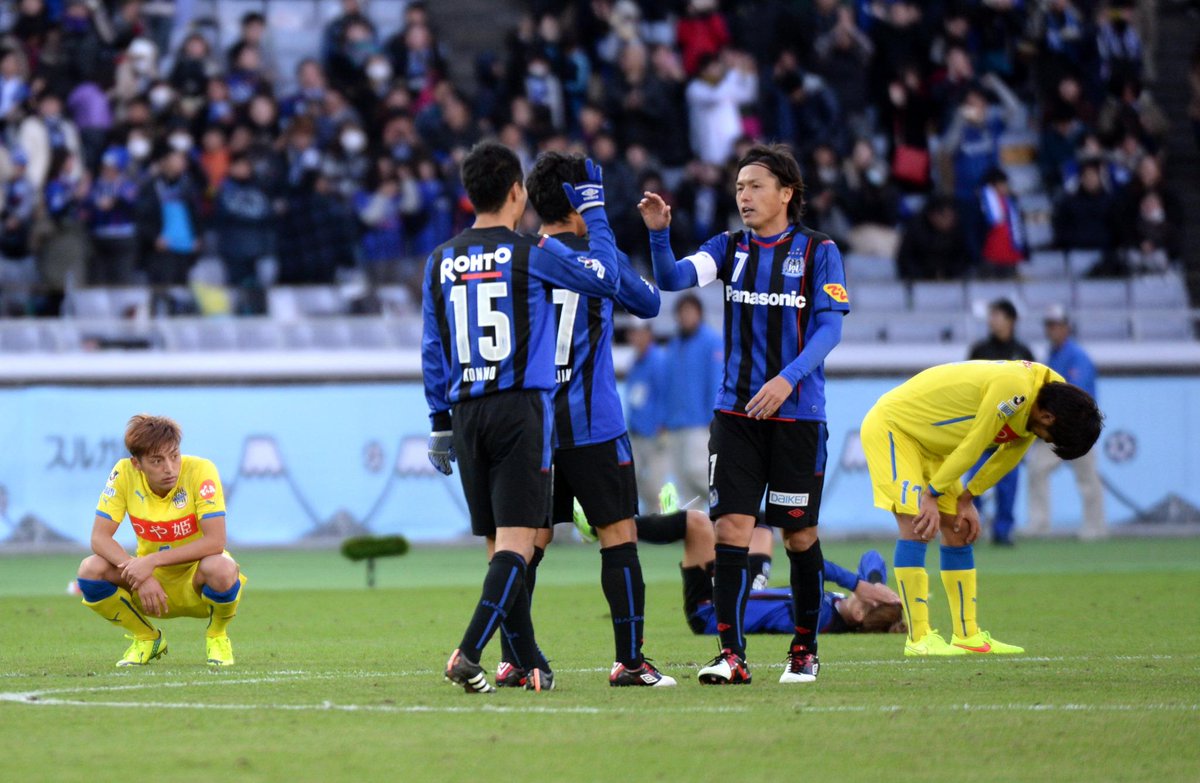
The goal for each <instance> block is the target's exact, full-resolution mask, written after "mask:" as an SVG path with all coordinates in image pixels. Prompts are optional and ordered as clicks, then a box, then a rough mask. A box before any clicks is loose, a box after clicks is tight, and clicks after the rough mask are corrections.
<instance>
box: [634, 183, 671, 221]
mask: <svg viewBox="0 0 1200 783" xmlns="http://www.w3.org/2000/svg"><path fill="white" fill-rule="evenodd" d="M638 212H641V213H642V222H643V223H645V224H646V228H648V229H650V230H651V231H662V230H663V229H664V228H666V227H667V226H669V225H671V208H670V207H669V206H667V202H665V201H663V198H662V196H660V195H658V194H657V193H651V192H650V191H648V190H647V191H646V192H645V193H643V194H642V200H641V201H639V202H638Z"/></svg>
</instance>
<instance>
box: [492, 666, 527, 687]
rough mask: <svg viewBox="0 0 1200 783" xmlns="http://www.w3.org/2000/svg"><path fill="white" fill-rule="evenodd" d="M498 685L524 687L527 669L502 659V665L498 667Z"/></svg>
mask: <svg viewBox="0 0 1200 783" xmlns="http://www.w3.org/2000/svg"><path fill="white" fill-rule="evenodd" d="M496 687H497V688H524V687H525V670H524V669H522V668H519V667H517V666H514V665H513V664H511V663H509V662H508V661H500V665H499V666H497V667H496Z"/></svg>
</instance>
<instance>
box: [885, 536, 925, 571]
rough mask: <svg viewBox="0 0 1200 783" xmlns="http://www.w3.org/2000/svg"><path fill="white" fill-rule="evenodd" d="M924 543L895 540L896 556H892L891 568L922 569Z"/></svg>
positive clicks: (923, 564) (923, 563)
mask: <svg viewBox="0 0 1200 783" xmlns="http://www.w3.org/2000/svg"><path fill="white" fill-rule="evenodd" d="M925 546H926V545H925V542H924V541H905V540H904V539H897V541H896V554H895V555H894V556H893V562H892V567H893V568H924V567H925Z"/></svg>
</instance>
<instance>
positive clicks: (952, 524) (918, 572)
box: [861, 361, 1104, 655]
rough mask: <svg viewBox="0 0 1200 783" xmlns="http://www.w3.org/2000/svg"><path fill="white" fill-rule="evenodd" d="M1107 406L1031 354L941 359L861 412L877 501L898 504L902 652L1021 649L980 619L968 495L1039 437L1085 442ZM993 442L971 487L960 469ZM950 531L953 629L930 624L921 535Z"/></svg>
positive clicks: (1064, 453)
mask: <svg viewBox="0 0 1200 783" xmlns="http://www.w3.org/2000/svg"><path fill="white" fill-rule="evenodd" d="M1103 421H1104V417H1103V416H1102V415H1101V413H1100V411H1099V409H1098V408H1097V407H1096V402H1095V400H1093V399H1092V397H1091V396H1090V395H1089V394H1088V393H1087V392H1085V391H1083V390H1082V389H1080V388H1079V387H1077V386H1072V385H1071V384H1069V383H1066V382H1064V380H1063V377H1062V376H1061V375H1059V374H1058V373H1056V372H1054V371H1053V370H1051V369H1050V368H1049V367H1046V366H1044V365H1041V364H1037V363H1035V362H1027V361H1016V362H987V361H979V362H959V363H956V364H944V365H941V366H938V367H933V368H930V369H928V370H925V371H924V372H922V373H920V374H918V375H916V376H915V377H913V378H911V379H910V380H908V381H906V382H905V383H903V384H901V385H900V386H898V387H896V388H895V389H892V390H891V391H890V392H888V393H887V394H885V395H883V396H882V397H880V398H879V401H878V402H876V403H875V406H874V407H873V408H871V410H870V411H869V412H868V413H867V416H866V418H865V419H863V423H862V430H861V436H862V445H863V450H864V452H865V453H866V457H867V469H868V470H869V471H870V474H871V484H872V486H873V487H874V491H875V505H876V506H878V507H879V508H882V509H886V510H887V511H890V512H892V513H893V514H895V515H896V524H897V526H898V527H899V529H900V537H899V540H897V541H896V554H895V560H894V562H893V567H894V569H895V572H896V581H897V583H898V584H897V592H899V593H900V598H901V602H902V605H903V608H904V615H905V620H906V621H907V622H908V639H907V641H906V643H905V646H904V654H905V655H966V654H968V653H994V654H997V653H1022V652H1025V651H1024V650H1023V649H1022V648H1020V647H1017V646H1015V645H1011V644H1005V643H1003V642H1000V641H997V640H996V639H993V638H992V636H991V634H989V633H988V632H987V631H984V630H981V629H980V627H979V625H978V624H977V622H976V619H975V610H976V603H975V556H974V553H973V551H972V549H971V544H972V543H973V542H974V541H975V539H976V538H977V537H978V536H979V513H978V512H977V511H976V510H975V506H974V504H973V503H972V502H971V501H972V499H973V498H974V497H975V496H977V495H979V494H981V493H982V492H984V491H985V490H987V489H988V488H990V487H991V486H992V485H993V484H995V483H996V482H997V481H998V480H999V479H1000V478H1001V477H1003V476H1004V474H1005V473H1008V471H1009V470H1011V469H1012V468H1013V467H1014V466H1016V464H1017V463H1018V462H1020V461H1021V457H1022V456H1023V455H1024V454H1025V451H1026V449H1028V448H1029V446H1030V445H1031V444H1032V443H1033V440H1034V438H1040V439H1042V440H1044V441H1046V442H1047V443H1049V444H1051V446H1052V447H1053V449H1054V452H1055V453H1056V454H1057V455H1058V456H1059V457H1061V458H1062V459H1065V460H1071V459H1076V458H1078V457H1082V456H1083V455H1084V454H1087V453H1088V451H1089V450H1091V448H1092V445H1093V444H1095V442H1096V439H1097V438H1099V437H1100V429H1101V427H1102V426H1103ZM992 449H994V453H993V454H992V456H991V457H990V458H989V459H988V461H987V462H986V463H985V464H984V466H983V467H982V468H981V469H980V470H979V472H978V473H976V474H975V477H974V478H973V479H971V481H970V483H969V484H968V485H967V486H966V487H965V488H964V487H963V484H962V481H961V477H962V476H963V474H965V473H966V472H967V470H968V469H969V468H970V467H971V466H972V465H973V464H975V462H976V461H977V460H978V459H979V457H980V456H981V455H982V454H983V453H984V452H985V451H989V450H992ZM939 530H940V531H941V534H942V551H941V555H942V558H941V560H942V584H943V586H944V587H945V588H946V597H947V598H948V599H949V602H950V615H951V617H952V618H953V625H954V631H953V634H952V636H951V639H950V641H949V642H947V641H946V640H945V639H943V638H942V637H941V636H939V635H938V632H937V631H935V630H932V629H931V628H930V626H929V603H928V601H929V576H928V574H927V573H926V572H925V545H926V544H927V543H928V542H929V541H931V540H933V539H934V538H936V537H937V534H938V531H939Z"/></svg>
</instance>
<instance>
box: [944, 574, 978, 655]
mask: <svg viewBox="0 0 1200 783" xmlns="http://www.w3.org/2000/svg"><path fill="white" fill-rule="evenodd" d="M942 585H944V586H945V588H946V598H947V599H948V600H949V601H950V617H951V619H952V621H953V623H954V635H955V636H957V637H959V638H961V639H965V638H967V637H968V636H974V635H975V634H977V633H979V624H978V623H977V622H975V606H976V603H975V569H974V568H972V569H969V570H964V571H943V572H942Z"/></svg>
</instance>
